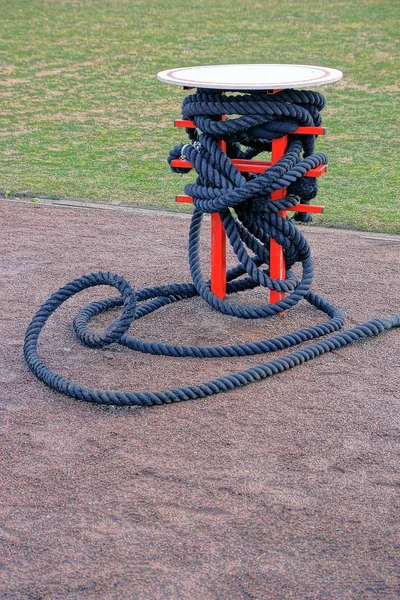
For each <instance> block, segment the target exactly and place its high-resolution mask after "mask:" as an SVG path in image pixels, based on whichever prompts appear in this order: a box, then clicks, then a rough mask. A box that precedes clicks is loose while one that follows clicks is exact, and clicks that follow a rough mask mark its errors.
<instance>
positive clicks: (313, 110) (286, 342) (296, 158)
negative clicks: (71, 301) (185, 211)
mask: <svg viewBox="0 0 400 600" xmlns="http://www.w3.org/2000/svg"><path fill="white" fill-rule="evenodd" d="M324 104H325V101H324V98H323V96H322V95H321V94H319V93H317V92H308V91H294V90H284V91H281V92H278V93H276V94H274V95H266V94H260V93H254V92H251V93H244V94H241V95H237V94H232V95H221V94H220V93H219V92H218V93H217V92H214V91H212V90H199V91H198V92H197V93H196V94H193V95H191V96H188V97H187V98H186V99H185V100H184V102H183V107H182V112H183V117H184V118H185V119H190V120H192V121H193V122H194V124H195V128H188V129H187V130H186V131H187V134H188V137H189V143H187V144H179V145H178V146H175V148H173V149H172V150H171V152H170V155H169V158H168V162H169V163H170V164H171V162H172V160H173V159H174V158H179V157H182V156H184V157H185V158H186V159H187V160H189V161H190V162H191V163H192V165H193V167H194V169H195V170H196V172H197V180H196V182H195V183H190V184H187V185H186V186H185V192H186V193H187V194H189V195H191V196H192V197H193V202H194V206H195V208H194V212H193V215H192V220H191V225H190V231H189V264H190V271H191V275H192V283H172V284H169V285H166V286H156V287H151V288H144V289H142V290H139V291H137V292H135V291H134V290H133V289H132V288H131V286H130V284H129V283H128V282H127V281H126V280H125V279H124V278H123V277H121V276H119V275H116V274H113V273H109V272H98V273H91V274H89V275H84V276H82V277H79V278H78V279H75V280H74V281H72V282H70V283H68V284H67V285H65V286H64V287H62V288H60V289H59V290H58V291H57V292H55V293H54V294H53V295H52V296H50V298H48V299H47V300H46V301H45V302H44V304H43V305H42V306H41V308H40V309H39V311H38V312H37V313H36V315H35V316H34V317H33V319H32V321H31V323H30V325H29V327H28V329H27V332H26V336H25V345H24V356H25V360H26V363H27V365H28V367H29V368H30V369H31V370H32V372H33V373H34V374H35V375H36V376H37V377H38V378H39V379H40V380H41V381H43V382H44V383H46V384H47V385H48V386H50V387H51V388H53V389H54V390H56V391H58V392H60V393H62V394H65V395H67V396H70V397H72V398H76V399H79V400H85V401H88V402H93V403H97V404H106V405H118V406H133V405H135V406H152V405H157V404H166V403H171V402H178V401H182V400H189V399H195V398H204V397H206V396H211V395H213V394H216V393H219V392H224V391H229V390H232V389H234V388H238V387H242V386H244V385H247V384H249V383H252V382H255V381H260V380H262V379H265V378H267V377H271V376H272V375H274V374H277V373H279V372H282V371H285V370H288V369H291V368H293V367H295V366H297V365H299V364H301V363H303V362H307V361H309V360H311V359H313V358H315V357H317V356H319V355H321V354H324V353H325V352H331V351H334V350H337V349H339V348H342V347H344V346H347V345H349V344H352V343H354V342H357V341H359V340H362V339H365V338H367V337H372V336H376V335H379V334H380V333H382V332H383V331H385V330H388V329H391V328H393V327H399V326H400V315H395V316H391V317H387V318H382V319H374V320H372V321H369V322H367V323H364V324H362V325H359V326H357V327H353V328H352V329H349V330H347V331H344V332H339V330H340V329H341V328H342V327H343V325H344V316H343V313H342V311H341V310H340V309H339V308H337V307H335V306H334V305H332V304H330V303H329V302H327V301H326V300H325V299H324V298H322V297H321V296H318V295H317V294H315V293H314V292H313V291H312V290H311V285H312V280H313V266H312V259H311V253H310V248H309V245H308V243H307V241H306V239H305V237H304V236H303V234H302V233H301V232H300V231H299V229H298V228H297V227H296V226H295V223H294V220H304V219H308V218H309V215H307V214H305V213H297V214H296V215H295V218H294V219H290V220H289V219H285V218H283V217H282V216H281V215H280V214H279V211H280V210H285V209H288V208H291V207H295V206H296V204H297V203H299V202H302V203H307V202H310V200H311V199H312V198H314V197H315V195H316V193H317V184H316V181H315V179H313V178H310V177H304V174H305V173H306V172H307V171H309V170H310V169H312V168H315V167H317V166H318V165H321V164H325V163H326V162H327V157H326V155H325V154H323V153H314V142H315V136H314V135H298V134H293V133H292V132H294V131H295V130H296V129H297V128H298V127H299V126H311V125H315V126H319V125H320V123H321V116H320V111H321V110H322V108H323V107H324ZM221 114H226V115H230V116H231V118H228V119H227V120H226V121H216V120H215V117H216V116H217V115H221ZM200 132H201V133H200ZM286 134H289V135H290V138H289V139H290V141H289V145H288V148H287V151H286V153H285V155H284V156H283V158H282V159H281V160H280V161H279V162H278V163H276V164H275V165H273V166H272V167H271V168H269V169H268V170H266V171H265V172H264V173H261V174H260V175H253V174H242V173H240V172H239V171H238V170H237V168H236V167H235V165H234V164H233V163H232V161H231V159H234V158H244V159H251V158H254V157H255V156H257V155H258V154H260V153H261V152H269V151H270V149H271V140H273V139H274V138H276V137H281V136H282V135H286ZM222 139H223V140H225V141H226V142H227V152H226V153H224V152H222V150H221V148H220V147H219V145H218V141H219V140H222ZM243 148H245V149H244V150H243ZM173 170H175V171H177V172H187V169H181V168H178V169H175V168H173ZM282 188H287V192H288V195H287V196H286V197H285V198H284V199H282V200H278V201H272V200H271V193H272V192H273V191H276V190H279V189H282ZM214 212H218V213H220V216H221V219H222V222H223V225H224V228H225V231H226V234H227V236H228V239H229V241H230V244H231V246H232V248H233V251H234V253H235V255H236V257H237V259H238V264H237V266H236V267H234V268H233V269H230V270H229V271H228V272H227V275H226V278H227V294H228V296H229V295H230V294H233V293H239V292H241V291H245V290H250V289H254V288H255V287H257V286H263V287H265V288H268V289H270V290H276V291H281V292H285V293H286V294H287V296H286V297H285V298H284V299H282V300H280V301H279V302H275V303H273V304H266V305H264V306H258V305H257V306H250V305H243V304H242V305H239V304H234V303H232V302H229V301H228V300H226V299H224V300H222V299H221V298H219V297H217V296H216V295H215V294H213V292H212V291H211V286H210V281H209V280H206V279H205V278H204V277H203V274H202V272H201V268H200V257H199V246H200V230H201V223H202V219H203V215H204V213H214ZM271 238H273V239H275V240H276V241H277V242H278V243H279V244H280V245H281V246H282V247H283V248H284V251H285V260H286V278H285V279H284V280H280V279H273V278H271V277H270V275H269V267H268V265H269V241H270V240H271ZM296 263H300V264H301V266H302V276H301V278H298V277H297V276H296V275H295V274H294V272H293V271H292V267H293V266H294V265H295V264H296ZM98 285H108V286H111V287H114V288H116V289H117V290H118V292H119V294H120V295H119V296H116V297H110V298H106V299H104V300H101V301H96V302H92V303H91V304H89V305H88V306H86V307H85V308H83V309H82V310H81V311H80V312H79V313H78V314H77V316H76V317H75V319H74V323H73V328H74V331H75V334H76V335H77V337H78V338H79V340H80V341H81V342H82V343H84V344H86V345H88V346H90V347H99V348H103V347H105V346H107V345H109V344H111V343H116V342H117V343H119V344H121V345H124V346H127V347H128V348H130V349H132V350H135V351H138V352H143V353H149V354H156V355H165V356H171V357H188V358H223V357H226V358H229V357H236V356H250V355H255V354H268V353H271V352H274V351H276V350H281V349H285V348H287V349H289V348H292V347H294V346H297V345H299V344H302V343H303V342H307V341H311V340H315V339H317V338H319V337H321V336H325V335H327V334H332V333H333V334H334V335H332V336H331V337H329V338H325V339H323V340H321V341H317V342H314V343H312V344H309V345H307V346H305V347H302V348H300V349H298V350H296V351H295V352H291V353H289V354H287V355H286V356H283V357H280V358H277V359H273V360H271V361H269V362H266V363H263V364H260V365H259V366H256V367H251V368H249V369H245V370H242V371H238V372H236V373H232V374H230V375H227V376H224V377H220V378H217V379H214V380H212V381H208V382H205V383H202V384H199V385H190V384H189V385H187V386H183V387H175V388H171V389H169V390H162V391H148V392H135V391H131V392H122V391H115V390H95V389H91V388H87V387H84V386H80V385H78V384H75V383H73V382H71V381H69V380H67V379H65V378H64V377H63V376H61V375H60V374H58V373H56V372H54V371H52V370H51V369H50V368H49V367H47V365H45V364H44V363H43V361H42V360H41V358H40V356H39V354H38V340H39V336H40V333H41V331H42V329H43V327H44V325H45V324H46V322H47V320H48V319H49V317H50V316H51V315H52V314H53V313H54V311H56V310H57V309H58V308H59V307H60V306H61V305H62V304H63V303H64V302H65V301H66V300H67V299H68V298H70V297H71V296H73V295H75V294H77V293H79V292H80V291H82V290H84V289H86V288H89V287H93V286H98ZM195 296H201V297H202V298H203V299H204V300H205V301H206V302H207V303H208V304H210V306H212V307H213V308H214V309H215V310H218V311H220V312H222V313H224V314H227V315H230V316H234V317H239V318H244V319H259V318H265V317H270V316H273V315H276V314H277V313H280V312H282V311H285V310H287V309H289V308H291V307H293V306H295V305H296V304H297V303H298V302H299V301H300V300H301V299H303V298H304V299H305V300H307V301H308V302H309V303H310V304H311V305H313V306H314V307H315V308H317V309H319V310H321V311H322V312H323V313H325V314H326V315H327V316H328V317H329V318H328V320H327V321H325V322H324V323H322V324H320V325H317V326H313V327H307V328H304V329H301V330H299V331H296V332H292V333H289V334H286V335H283V336H279V337H276V338H265V339H263V340H261V341H255V342H250V343H245V344H233V345H225V346H211V347H202V346H178V345H173V344H166V343H155V342H148V341H145V340H140V339H138V338H135V337H133V336H131V335H129V334H128V333H127V332H128V329H129V327H130V326H131V324H132V323H133V321H134V320H137V319H140V318H143V317H145V316H146V315H148V314H150V313H152V312H154V311H155V310H157V309H159V308H161V307H162V306H166V305H168V304H172V303H174V302H178V301H179V300H182V299H184V298H192V297H195ZM121 306H122V313H121V315H120V316H119V317H118V318H117V319H116V320H115V321H113V323H112V324H111V325H110V326H109V327H108V328H107V330H106V331H105V333H104V334H103V335H101V336H100V335H95V334H93V333H91V332H90V331H89V330H88V327H87V324H88V322H89V320H90V319H92V318H93V317H94V316H95V315H98V314H100V313H102V312H105V311H107V310H110V309H112V308H115V307H121ZM335 332H337V333H335Z"/></svg>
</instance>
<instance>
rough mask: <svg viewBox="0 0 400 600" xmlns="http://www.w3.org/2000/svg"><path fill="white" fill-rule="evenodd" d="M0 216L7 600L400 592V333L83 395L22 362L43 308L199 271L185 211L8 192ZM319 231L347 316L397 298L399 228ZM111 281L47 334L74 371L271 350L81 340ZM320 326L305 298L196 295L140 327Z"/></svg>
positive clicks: (63, 365)
mask: <svg viewBox="0 0 400 600" xmlns="http://www.w3.org/2000/svg"><path fill="white" fill-rule="evenodd" d="M0 217H1V218H0V231H1V235H0V253H1V272H2V278H1V281H2V282H1V292H0V303H1V321H0V332H1V339H2V344H1V347H0V353H1V359H0V382H1V389H0V427H1V440H2V443H1V448H0V481H1V490H2V493H1V499H0V598H1V599H2V600H3V599H4V600H5V599H7V600H11V599H12V600H58V599H74V600H75V599H76V600H114V599H115V600H130V599H138V600H161V599H162V600H164V599H171V600H228V599H229V600H255V599H257V600H268V599H288V598H293V599H296V600H303V599H307V600H314V599H315V600H317V599H323V598H327V599H334V600H336V599H340V600H342V599H343V600H347V599H357V600H358V599H369V598H371V599H372V598H373V599H378V598H379V599H381V598H382V599H387V600H389V599H395V598H398V597H399V595H400V569H399V566H400V536H399V531H400V515H399V509H400V474H399V450H400V447H399V442H400V402H399V400H400V397H399V388H400V380H399V369H398V367H399V341H400V335H399V331H398V330H397V331H396V330H392V331H391V332H388V333H386V334H384V335H382V336H380V337H378V338H374V339H372V340H369V341H367V342H363V343H358V344H356V345H353V346H352V347H349V348H347V349H345V350H342V351H339V352H337V353H332V354H328V355H325V356H323V357H321V358H318V359H316V360H314V361H311V362H309V363H307V364H305V365H302V366H300V367H298V368H296V369H293V370H291V371H289V372H287V373H284V374H281V375H279V376H276V377H274V378H271V379H269V380H266V381H264V382H261V383H258V384H254V385H249V386H247V387H245V388H243V389H241V390H238V391H235V392H231V393H226V394H219V395H217V396H215V397H212V398H208V399H203V400H196V401H189V402H185V403H180V404H174V405H168V406H163V407H156V408H150V409H107V408H101V407H96V406H93V405H90V404H86V403H84V402H78V401H74V400H71V399H69V398H66V397H63V396H60V395H58V394H55V393H53V392H52V391H51V390H50V389H48V388H47V387H46V386H44V385H43V384H42V383H40V382H39V381H37V380H36V379H35V378H34V377H33V375H32V374H31V373H30V372H29V371H28V369H27V368H26V366H25V364H24V362H23V358H22V345H23V338H24V332H25V329H26V327H27V325H28V323H29V321H30V318H31V317H32V315H33V313H34V312H35V311H36V309H37V308H38V307H39V306H40V304H41V303H42V302H43V301H44V300H45V299H46V298H47V297H48V296H49V295H50V294H51V293H52V292H53V291H55V290H56V289H57V288H58V287H60V286H61V285H64V284H65V283H66V282H68V281H70V280H71V279H74V278H75V277H77V276H79V275H81V274H83V273H88V272H91V271H97V270H110V271H114V272H117V273H120V274H122V275H124V276H126V277H127V278H128V279H129V280H130V281H131V282H132V284H133V285H134V286H135V287H136V288H141V287H143V286H149V285H156V284H166V283H170V282H181V281H189V279H190V277H189V271H188V265H187V256H186V254H187V230H188V217H187V216H182V215H173V214H161V213H156V212H146V211H139V210H136V211H135V210H122V209H120V210H118V209H115V210H105V209H101V208H99V209H97V210H96V209H94V208H89V209H87V208H60V207H50V206H43V205H41V204H40V203H37V204H32V203H30V204H28V203H13V202H10V201H1V202H0ZM206 230H207V227H205V231H204V238H205V240H206V241H205V245H207V237H208V233H207V231H206ZM305 233H306V236H307V238H308V240H309V241H310V244H311V247H312V252H313V257H314V261H315V282H314V290H315V291H316V292H318V293H321V294H322V295H323V296H325V297H326V298H328V299H330V300H331V301H332V302H334V303H335V304H337V305H339V306H340V307H341V308H342V309H343V310H344V311H345V313H346V316H347V325H348V326H349V327H350V326H353V325H354V324H356V323H360V322H363V321H365V320H369V319H371V318H373V317H375V316H384V315H389V314H393V313H397V312H399V310H400V308H399V305H400V302H399V300H400V284H399V272H400V271H399V262H400V257H399V254H400V253H399V250H400V245H399V241H400V237H398V238H396V237H395V236H390V237H389V236H383V235H382V236H379V235H378V234H366V233H355V232H351V231H336V230H327V229H322V228H313V229H310V228H308V229H306V230H305ZM108 295H115V294H114V292H113V291H110V290H109V289H106V288H98V289H96V290H91V291H87V292H85V293H83V294H82V295H81V296H79V297H74V298H73V299H71V300H69V301H68V302H67V303H66V304H65V305H64V306H63V307H62V309H60V311H58V312H57V313H56V314H55V315H54V316H53V317H52V319H51V322H50V323H49V325H48V326H47V327H46V330H45V332H44V334H43V336H42V343H41V354H42V356H43V357H44V358H45V359H46V360H47V362H48V363H49V365H51V366H53V367H54V368H57V369H58V370H59V371H60V372H62V373H63V374H64V375H65V376H67V377H68V378H70V379H72V380H74V381H79V382H81V383H85V384H89V385H91V386H93V387H101V388H105V389H124V390H135V389H136V390H138V389H141V390H144V389H160V388H166V387H173V386H176V385H183V384H185V383H190V382H200V381H205V380H208V379H210V378H211V377H216V376H219V375H223V374H226V373H228V372H230V371H234V370H237V369H238V368H245V367H247V366H249V365H251V364H259V363H262V362H266V361H267V360H268V359H267V358H266V357H258V358H257V357H247V358H244V359H231V360H228V361H226V360H224V361H222V360H213V361H210V360H202V361H201V360H193V359H192V360H190V359H168V358H159V357H152V356H149V355H142V354H138V353H132V352H131V351H129V350H126V349H125V348H121V347H119V346H112V347H110V348H108V349H106V350H90V349H88V348H84V347H82V346H81V345H80V344H79V343H78V342H77V341H76V340H75V338H74V336H73V333H72V330H71V328H70V322H71V319H72V317H73V315H74V314H75V313H76V311H77V309H78V308H79V307H80V306H83V305H84V304H86V303H87V302H88V301H89V300H90V299H91V298H99V297H104V296H108ZM263 299H264V296H263V294H260V292H251V293H247V295H246V300H247V301H249V300H253V301H254V302H255V303H257V302H260V301H263ZM111 319H112V316H111V315H108V316H103V317H101V318H99V319H98V322H97V324H96V323H94V324H93V328H96V327H104V323H106V322H109V321H110V320H111ZM322 320H323V316H322V315H321V314H320V313H318V312H317V311H315V309H312V308H311V307H309V306H307V305H306V303H305V304H303V305H301V306H298V307H296V308H295V309H293V310H292V311H290V312H289V313H287V314H286V315H285V316H284V317H281V318H280V317H275V318H273V319H268V320H264V321H257V322H247V321H241V320H239V319H234V318H230V317H226V316H223V315H221V314H218V313H216V312H213V311H212V310H211V309H210V308H209V307H208V306H207V305H206V304H205V303H204V302H203V301H201V300H199V299H192V300H186V301H183V302H180V303H177V304H176V305H173V306H171V307H165V308H163V309H161V310H160V311H158V312H156V313H155V314H154V315H151V316H150V317H148V318H146V319H143V320H141V321H139V322H138V323H137V324H135V325H134V327H133V331H134V332H135V334H137V335H138V336H143V337H146V338H147V339H150V340H159V341H161V340H164V341H171V342H173V341H176V342H178V341H179V342H180V343H182V344H183V343H192V344H200V345H212V344H215V343H233V342H238V341H243V340H257V339H262V338H265V337H272V336H275V335H278V334H279V333H283V332H289V331H292V330H294V329H297V328H299V327H301V326H305V325H306V324H312V323H317V322H321V321H322ZM396 369H397V370H396Z"/></svg>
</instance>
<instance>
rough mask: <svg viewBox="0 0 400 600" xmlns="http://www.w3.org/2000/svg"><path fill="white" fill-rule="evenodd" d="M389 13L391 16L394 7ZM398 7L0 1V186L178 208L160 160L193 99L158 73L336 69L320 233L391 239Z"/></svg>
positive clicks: (228, 0)
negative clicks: (233, 66) (243, 67)
mask: <svg viewBox="0 0 400 600" xmlns="http://www.w3.org/2000/svg"><path fill="white" fill-rule="evenodd" d="M396 8H397V10H396ZM398 8H399V5H398V3H397V2H393V0H363V1H361V0H352V1H350V0H342V1H334V0H333V1H332V2H330V3H329V4H328V5H326V4H325V3H305V2H298V1H296V0H290V1H289V0H268V1H265V2H261V1H257V0H255V1H252V2H250V1H248V0H244V1H242V2H238V1H237V0H235V1H233V0H225V1H224V2H221V1H220V0H218V1H217V0H203V1H200V2H196V3H194V2H193V3H192V2H187V1H185V2H183V1H180V0H178V1H177V0H170V1H168V2H167V1H165V0H146V1H144V0H135V1H133V0H3V1H2V2H1V12H2V16H1V25H2V27H1V42H0V64H1V67H0V96H1V107H2V108H1V113H2V116H1V124H0V173H1V175H0V189H1V190H2V192H3V194H5V195H7V196H8V197H12V196H13V195H16V194H26V195H27V196H32V197H35V196H55V197H74V198H88V199H102V200H105V201H115V202H116V201H118V202H132V203H135V204H140V205H148V206H158V207H162V208H164V209H165V208H170V209H175V210H177V209H178V208H177V206H176V205H175V203H174V201H173V199H174V195H175V194H176V193H181V192H182V191H183V185H184V183H185V179H181V178H180V177H178V176H177V175H173V174H171V173H170V172H169V168H168V166H167V164H166V156H167V154H168V151H169V149H170V147H171V146H173V145H175V144H176V143H178V142H179V141H182V137H183V136H184V134H183V132H182V131H180V130H176V129H174V128H173V125H172V123H173V119H174V118H177V117H179V116H180V105H181V102H182V99H183V98H184V96H185V94H186V93H187V92H184V91H183V90H181V89H179V88H175V87H170V86H167V85H165V84H162V83H159V82H158V81H157V79H156V73H157V72H158V71H160V70H163V69H166V68H169V67H174V66H186V65H196V64H215V63H229V62H231V63H234V62H271V63H274V62H277V63H279V62H282V63H300V64H317V65H318V64H321V65H324V66H331V67H335V68H338V69H341V70H342V71H343V72H344V79H343V80H342V82H339V83H337V84H333V85H330V86H326V87H325V88H321V91H322V92H323V93H324V95H325V96H326V99H327V107H326V108H325V110H324V114H323V116H324V125H326V126H327V128H328V135H327V136H326V137H325V138H319V139H318V143H317V150H320V151H324V152H326V153H327V154H328V156H329V159H330V167H329V173H328V174H327V175H326V176H325V177H323V178H322V179H321V180H320V192H319V196H318V202H319V203H321V204H324V205H325V206H326V212H325V214H324V215H323V216H322V217H320V218H319V220H318V222H319V223H322V224H324V225H327V226H339V227H350V228H357V229H364V230H371V231H382V232H388V233H393V232H396V233H399V232H400V229H399V222H400V207H399V197H398V190H399V183H400V181H399V171H400V169H399V159H398V155H399V130H398V116H397V115H398V109H399V103H398V98H399V87H400V86H399V82H398V80H397V81H396V76H397V75H398V72H397V69H398V64H399V63H398V59H399V52H398V42H397V39H398V31H399V19H398V15H399V11H398Z"/></svg>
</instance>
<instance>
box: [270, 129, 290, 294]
mask: <svg viewBox="0 0 400 600" xmlns="http://www.w3.org/2000/svg"><path fill="white" fill-rule="evenodd" d="M287 145H288V136H287V135H284V136H283V137H281V138H276V139H274V140H272V143H271V146H272V147H271V155H272V158H271V163H272V164H273V165H274V164H275V163H276V162H278V160H280V159H281V158H282V157H283V155H284V154H285V152H286V148H287ZM285 196H286V188H283V189H281V190H277V191H275V192H272V193H271V200H281V198H284V197H285ZM279 214H280V215H281V216H283V217H285V216H286V213H285V211H283V210H282V211H279ZM269 252H270V255H269V274H270V277H272V279H285V277H286V268H285V260H284V256H283V249H282V246H280V245H279V244H278V242H276V241H275V240H273V239H271V240H270V243H269ZM284 297H285V295H284V293H283V292H277V291H275V290H271V291H270V295H269V298H270V302H271V303H273V302H279V300H281V299H282V298H284Z"/></svg>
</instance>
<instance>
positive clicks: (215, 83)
mask: <svg viewBox="0 0 400 600" xmlns="http://www.w3.org/2000/svg"><path fill="white" fill-rule="evenodd" d="M342 77H343V73H342V72H341V71H338V69H329V68H327V67H313V66H310V65H274V64H244V65H208V66H204V67H181V68H178V69H167V70H166V71H161V72H160V73H158V74H157V78H158V79H159V80H160V81H162V82H164V83H170V84H173V85H180V86H183V87H192V88H206V89H207V88H208V89H216V90H232V91H236V90H283V89H287V88H305V87H306V88H307V87H314V86H318V85H325V84H326V83H333V82H334V81H339V79H342Z"/></svg>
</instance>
